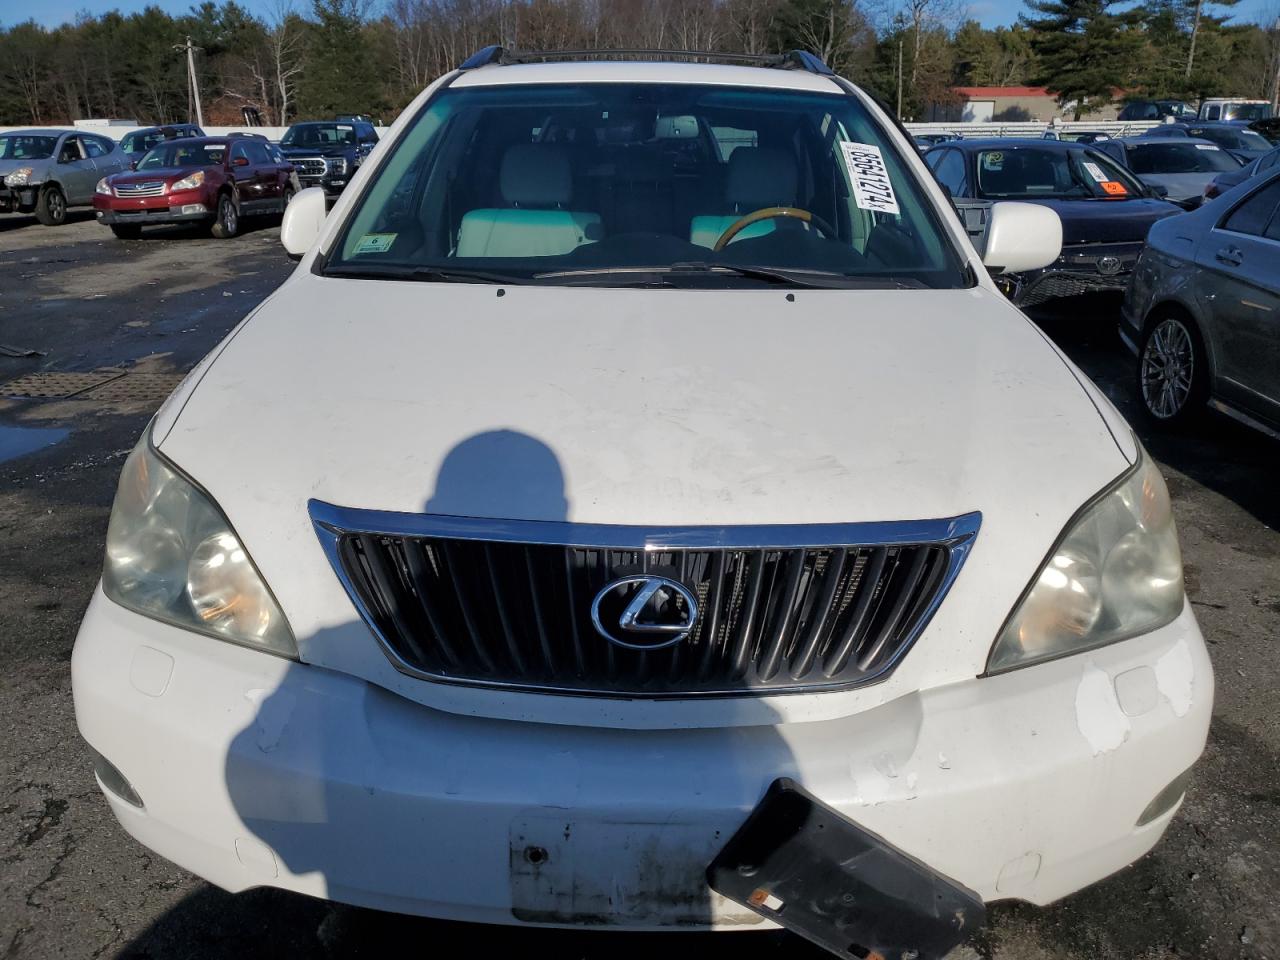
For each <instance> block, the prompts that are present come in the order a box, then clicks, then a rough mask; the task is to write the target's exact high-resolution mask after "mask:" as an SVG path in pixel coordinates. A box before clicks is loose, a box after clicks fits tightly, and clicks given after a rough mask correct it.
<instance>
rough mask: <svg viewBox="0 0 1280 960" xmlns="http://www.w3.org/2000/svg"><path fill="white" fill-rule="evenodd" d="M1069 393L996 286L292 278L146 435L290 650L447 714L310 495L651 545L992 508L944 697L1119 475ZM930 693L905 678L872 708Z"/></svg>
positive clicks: (1110, 442) (446, 694) (944, 665)
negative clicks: (244, 560)
mask: <svg viewBox="0 0 1280 960" xmlns="http://www.w3.org/2000/svg"><path fill="white" fill-rule="evenodd" d="M788 294H791V295H792V297H793V299H790V300H789V299H787V297H788ZM1077 377H1081V378H1082V375H1080V374H1079V373H1078V371H1076V370H1075V369H1074V368H1073V367H1072V366H1071V365H1070V363H1069V362H1068V361H1067V360H1066V359H1065V358H1064V357H1062V356H1061V355H1060V354H1059V353H1058V352H1057V351H1056V350H1055V349H1054V348H1053V347H1052V346H1051V345H1050V344H1049V342H1048V341H1047V340H1046V338H1044V336H1043V335H1042V334H1041V333H1040V332H1039V331H1038V330H1037V329H1036V328H1035V327H1034V326H1033V325H1032V324H1031V322H1030V321H1029V320H1028V319H1027V318H1026V317H1025V316H1023V315H1022V314H1021V313H1020V312H1018V311H1017V310H1016V309H1015V308H1013V307H1012V306H1011V305H1010V304H1009V303H1008V302H1007V301H1006V300H1004V299H1003V298H1002V297H1001V296H1000V295H999V294H998V293H996V292H994V291H992V290H989V289H986V288H974V289H971V290H951V291H943V290H937V291H935V290H921V291H908V290H886V291H810V290H794V291H788V290H786V289H765V290H735V291H706V290H701V291H684V290H634V289H612V290H609V289H584V288H554V287H541V286H512V287H509V288H506V289H505V290H499V289H498V288H495V287H493V286H490V285H482V284H423V283H403V282H389V281H377V280H368V281H361V280H340V279H328V278H321V277H317V276H314V275H312V274H310V273H309V272H307V271H306V268H305V267H304V268H300V269H299V271H298V272H297V273H295V274H294V276H293V277H292V278H291V279H290V280H289V281H287V282H286V283H285V284H284V285H283V286H282V287H281V288H280V289H279V290H278V291H277V292H276V293H275V294H274V295H273V296H272V297H271V298H270V299H269V300H268V301H267V302H266V303H265V304H264V305H263V307H262V308H261V309H260V310H259V311H258V313H257V314H256V315H254V316H253V317H252V318H251V319H249V320H248V321H247V322H246V323H245V324H243V325H242V326H241V327H240V328H239V329H238V331H237V332H236V333H234V334H233V335H232V337H231V338H230V339H229V341H228V342H227V343H226V344H225V346H224V347H223V349H222V352H221V353H220V354H219V355H217V358H216V359H214V360H212V362H211V363H209V364H207V366H206V368H204V369H202V370H201V371H199V372H197V374H196V375H195V376H193V377H192V378H191V380H192V382H196V383H198V385H196V386H195V387H194V389H193V390H189V391H188V390H180V391H179V392H178V394H176V395H175V397H174V398H171V400H170V402H169V403H168V404H167V405H166V407H165V408H164V409H162V411H161V412H160V414H159V415H158V416H157V420H156V426H155V433H154V439H155V442H156V443H157V444H158V446H159V449H160V451H161V452H162V453H163V454H165V455H166V456H168V457H169V458H171V459H172V460H173V462H175V463H176V464H177V465H178V466H179V467H180V468H182V469H183V470H185V471H186V472H187V473H189V474H190V476H192V477H193V478H194V479H195V480H196V481H197V482H199V483H200V484H202V485H203V486H204V487H205V488H206V489H207V490H208V491H209V493H210V494H211V495H212V496H213V497H214V498H215V499H216V500H217V502H218V503H219V504H220V505H221V507H222V508H223V510H224V511H225V513H226V515H227V517H228V518H229V519H230V521H231V523H232V525H233V526H234V527H235V529H236V530H237V532H238V534H239V535H240V537H241V538H242V540H243V542H244V543H245V545H246V547H247V548H248V550H249V552H250V554H251V555H252V556H253V558H254V560H255V562H256V563H257V564H258V566H259V568H260V569H261V571H262V573H263V575H264V577H265V579H266V580H267V582H268V583H269V584H271V586H272V589H273V590H274V591H275V593H276V596H277V597H278V598H279V600H280V603H281V606H282V608H283V609H284V611H285V613H286V616H287V617H288V618H289V620H290V623H291V625H292V627H293V630H294V633H295V635H296V636H297V637H298V640H299V647H300V650H301V654H302V657H303V659H304V660H307V661H308V662H313V663H321V664H325V665H328V666H330V667H333V668H335V669H342V670H345V671H347V672H352V673H357V674H361V675H364V676H366V677H368V678H370V679H373V680H376V681H377V682H379V683H382V684H384V685H387V686H391V687H393V688H395V689H401V690H402V692H403V693H404V695H405V696H410V697H414V698H422V699H424V702H426V701H428V700H429V702H431V703H433V704H434V705H437V706H445V707H447V708H452V707H451V706H450V704H451V703H452V701H450V703H444V704H442V703H440V702H438V701H439V700H440V699H441V698H462V697H465V696H469V695H476V692H475V691H465V690H462V689H460V688H453V687H447V685H446V687H447V689H442V688H441V685H436V684H421V683H417V684H415V683H412V682H410V681H407V680H405V679H404V678H403V677H401V676H400V675H398V674H396V673H395V671H394V670H391V669H390V668H389V667H388V665H387V663H386V660H385V658H383V657H382V656H381V655H380V654H378V653H377V649H376V646H373V645H371V644H370V643H369V642H368V640H369V638H368V632H367V630H365V628H364V627H363V625H361V624H360V622H359V620H358V619H357V618H356V617H355V615H354V611H353V608H352V606H351V602H350V600H349V599H348V598H347V597H346V596H345V594H344V593H343V592H342V591H341V590H340V589H339V588H338V586H337V581H336V580H335V578H334V574H333V570H332V569H331V568H330V567H329V566H328V562H327V560H326V558H325V556H324V553H323V551H322V550H321V547H320V544H319V541H318V539H317V537H316V534H315V531H314V529H313V527H312V523H311V520H310V517H309V514H308V502H309V501H310V500H312V499H313V498H314V499H316V500H320V501H325V502H328V503H332V504H337V505H340V506H344V507H355V508H366V509H377V510H387V511H400V512H404V513H411V514H421V513H424V512H427V513H435V514H448V515H455V516H463V517H475V518H502V519H521V520H544V521H545V520H552V521H564V520H568V521H571V522H578V523H600V524H640V525H646V526H650V527H663V526H668V525H681V524H698V525H714V526H729V525H754V524H797V523H819V524H820V523H830V522H853V521H873V520H903V519H926V518H946V517H955V516H958V515H961V514H966V513H970V512H975V511H976V512H981V514H982V529H981V531H980V533H979V534H978V539H977V542H976V545H975V549H974V551H973V553H972V554H971V555H970V558H969V560H967V561H966V568H965V571H964V574H963V576H964V577H966V578H968V582H969V584H970V587H969V592H968V594H967V597H968V599H967V601H966V603H968V604H969V605H970V606H968V607H966V606H965V605H964V603H962V604H961V605H959V606H955V605H952V606H951V607H948V610H949V611H951V612H950V613H949V614H948V617H957V618H958V620H957V621H956V622H955V623H952V622H951V621H950V620H948V619H947V618H942V619H940V620H938V621H937V624H936V626H935V627H933V628H931V629H937V630H939V631H941V632H943V633H946V634H948V636H950V639H949V640H946V641H945V643H946V644H949V645H950V646H949V649H951V650H952V651H954V650H956V649H957V645H959V647H960V648H963V650H964V654H963V656H961V657H955V656H953V657H950V658H943V659H941V660H937V661H932V662H931V661H929V660H928V658H923V659H921V660H919V661H918V663H917V667H918V669H923V670H933V671H935V679H936V678H937V677H940V676H943V675H946V676H947V678H948V679H947V682H950V680H954V679H959V678H961V677H963V676H966V675H967V676H969V677H972V676H973V675H974V674H975V673H976V672H981V670H982V664H983V662H984V661H985V656H986V651H987V649H988V648H989V647H990V643H991V639H992V638H993V637H994V636H995V634H996V633H997V632H998V630H999V626H1000V623H1001V622H1002V621H1003V619H1004V617H1005V616H1006V615H1007V614H1008V612H1009V610H1010V609H1011V608H1012V605H1013V604H1014V603H1015V602H1016V600H1017V598H1018V596H1019V594H1020V593H1021V591H1022V590H1023V588H1024V587H1025V586H1026V584H1027V582H1028V580H1029V579H1030V578H1031V577H1032V576H1033V575H1034V573H1035V570H1036V568H1037V567H1038V565H1039V563H1040V562H1041V560H1042V559H1043V557H1044V555H1045V553H1046V552H1047V551H1048V550H1049V548H1050V547H1051V546H1052V544H1053V542H1054V540H1055V538H1056V537H1057V536H1058V534H1059V533H1060V532H1061V530H1062V528H1063V525H1064V524H1065V523H1066V522H1067V521H1068V520H1069V518H1070V517H1071V516H1072V514H1073V513H1075V511H1076V510H1077V509H1078V508H1079V507H1080V506H1081V505H1082V504H1083V503H1085V502H1086V501H1087V500H1088V499H1089V498H1090V497H1091V496H1092V495H1094V494H1095V493H1096V492H1097V491H1098V490H1100V489H1102V488H1103V487H1105V486H1106V485H1107V484H1108V483H1109V482H1111V481H1112V480H1113V479H1114V478H1116V477H1117V476H1118V475H1120V474H1121V473H1122V472H1123V471H1124V469H1125V468H1126V466H1127V463H1128V460H1127V459H1126V454H1125V452H1122V449H1121V447H1120V446H1119V445H1118V442H1117V440H1116V439H1115V436H1119V437H1120V438H1121V440H1122V442H1124V443H1125V444H1127V445H1130V446H1128V447H1127V449H1128V450H1129V451H1130V452H1131V450H1132V447H1131V440H1130V438H1129V437H1128V435H1127V433H1126V432H1125V431H1124V430H1123V425H1122V421H1119V419H1118V417H1115V421H1114V422H1115V423H1120V424H1121V426H1120V427H1115V426H1114V423H1113V425H1112V426H1108V423H1107V422H1105V421H1104V419H1103V417H1102V416H1100V414H1099V407H1103V408H1106V409H1110V408H1109V407H1108V406H1107V404H1106V401H1105V400H1102V399H1100V397H1098V396H1097V395H1091V394H1089V393H1087V392H1086V390H1085V388H1084V387H1083V386H1082V385H1081V382H1079V380H1078V379H1077ZM178 411H180V412H178ZM1111 416H1115V415H1114V412H1113V411H1112V413H1111ZM1112 429H1115V436H1113V434H1112ZM944 606H945V605H944ZM361 638H363V639H361ZM369 651H372V654H370V653H369ZM948 671H949V672H948ZM921 682H924V681H922V680H921V679H920V677H919V676H918V675H917V676H914V677H913V676H912V675H911V674H910V673H909V672H908V673H903V672H902V671H899V672H898V674H895V678H894V682H893V684H889V685H877V689H876V691H875V693H874V694H873V696H874V697H890V696H894V695H896V694H895V692H894V691H898V692H899V693H900V692H901V690H900V689H899V687H898V686H897V684H899V683H902V684H908V685H909V684H911V683H916V684H919V683H921ZM397 685H399V686H397ZM430 698H436V699H430ZM535 699H536V698H535ZM485 702H486V704H488V706H486V707H485V708H484V709H486V710H488V709H491V708H492V709H496V707H494V706H493V704H494V703H495V702H496V701H493V700H492V698H491V699H490V700H488V701H485ZM511 702H513V701H508V700H502V701H501V703H503V704H509V703H511ZM539 702H541V701H539ZM797 702H799V701H797ZM824 702H827V701H824ZM837 702H840V703H843V702H844V701H837V700H831V701H829V703H830V704H836V703H837ZM459 709H461V708H459ZM513 709H514V708H513ZM529 709H533V708H529ZM582 709H583V710H586V709H587V708H586V707H583V708H582ZM611 709H614V710H615V713H613V714H610V716H611V717H614V718H615V719H616V718H617V717H618V716H620V714H618V713H617V712H616V711H617V710H618V709H620V708H618V707H617V705H616V704H615V705H614V706H613V707H612V708H611ZM705 709H708V710H709V709H711V708H709V707H708V708H705ZM792 709H799V708H795V707H793V708H792ZM815 709H816V708H815ZM823 709H834V707H833V706H829V707H824V708H823ZM522 715H525V714H522ZM597 720H600V718H599V717H595V718H592V720H591V722H596V721H597ZM601 722H604V721H601ZM619 722H621V721H619ZM735 722H737V721H735ZM744 722H745V721H744Z"/></svg>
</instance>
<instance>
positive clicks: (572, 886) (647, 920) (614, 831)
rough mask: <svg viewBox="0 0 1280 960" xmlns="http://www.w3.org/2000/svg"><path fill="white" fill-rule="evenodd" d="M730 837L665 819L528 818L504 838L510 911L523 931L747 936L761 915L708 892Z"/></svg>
mask: <svg viewBox="0 0 1280 960" xmlns="http://www.w3.org/2000/svg"><path fill="white" fill-rule="evenodd" d="M728 834H729V830H728V829H722V825H721V824H718V823H697V822H678V821H673V820H672V819H671V818H669V817H648V816H644V815H636V816H634V817H626V816H617V817H595V818H585V817H582V816H581V815H580V814H577V813H576V812H574V811H570V810H566V811H564V815H560V816H557V815H555V814H548V813H545V812H542V811H539V812H536V813H535V812H530V814H528V815H526V816H522V817H518V818H517V819H516V820H514V821H512V823H511V826H510V829H509V834H508V841H509V845H508V846H509V859H510V878H511V912H512V914H513V915H514V916H515V917H516V919H518V920H523V921H525V922H526V923H551V924H559V925H565V924H571V925H586V926H625V927H628V928H637V927H673V926H675V927H681V926H688V927H701V926H707V925H709V924H712V923H717V924H726V923H729V924H732V923H743V924H746V925H747V926H748V927H750V926H751V925H753V924H757V923H760V922H761V920H760V918H759V917H758V916H756V915H755V914H754V913H752V912H750V911H747V910H743V909H742V908H741V907H739V906H738V905H736V904H734V903H732V902H730V901H728V900H726V899H725V898H724V897H722V896H720V895H719V894H717V893H715V892H714V891H712V890H711V889H709V888H708V887H707V879H706V865H707V863H708V861H710V860H711V858H712V857H713V856H715V854H716V851H717V850H719V849H720V847H721V846H723V844H724V841H725V837H726V836H728Z"/></svg>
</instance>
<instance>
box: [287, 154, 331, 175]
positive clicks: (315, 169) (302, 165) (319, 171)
mask: <svg viewBox="0 0 1280 960" xmlns="http://www.w3.org/2000/svg"><path fill="white" fill-rule="evenodd" d="M289 162H290V163H292V164H293V165H294V166H295V167H297V168H298V176H300V177H306V178H308V179H313V180H319V179H321V178H323V177H324V175H325V172H326V171H327V170H328V169H329V167H328V164H326V163H325V160H324V157H294V158H291V159H290V160H289Z"/></svg>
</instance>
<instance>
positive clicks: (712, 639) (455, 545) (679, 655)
mask: <svg viewBox="0 0 1280 960" xmlns="http://www.w3.org/2000/svg"><path fill="white" fill-rule="evenodd" d="M321 530H322V536H324V535H325V530H324V528H323V527H322V528H321ZM328 533H329V535H330V536H331V537H332V539H331V540H330V541H329V543H330V550H331V558H332V559H334V560H335V563H336V565H337V566H340V567H341V569H342V571H343V572H345V579H346V581H347V584H348V589H349V591H350V592H351V593H352V596H353V599H355V600H356V602H357V604H358V605H359V606H360V607H361V612H362V613H363V614H364V616H365V618H366V620H368V621H369V622H370V625H371V626H372V627H373V628H374V629H375V630H376V632H377V633H378V635H379V636H380V638H381V639H382V641H383V643H384V644H385V645H386V646H387V647H388V648H389V651H390V653H391V654H392V655H393V659H395V660H397V661H399V665H400V666H401V668H402V669H407V670H408V671H409V672H411V673H415V674H418V675H422V676H426V677H431V678H435V679H441V680H448V681H455V682H462V683H481V684H498V685H503V686H517V687H523V688H530V689H541V690H561V691H570V692H577V693H591V694H595V695H606V696H610V695H612V696H627V695H644V696H664V695H666V696H678V695H686V694H707V693H722V694H723V693H733V692H742V691H744V690H757V691H759V692H766V691H774V690H777V691H786V690H800V689H813V688H815V687H829V686H837V685H838V686H843V685H849V684H856V683H859V682H865V681H868V680H870V679H872V678H874V677H877V676H879V675H881V674H883V673H885V672H886V671H887V670H888V668H889V667H891V666H892V665H893V664H894V663H895V662H896V661H897V659H898V657H899V656H900V655H901V654H902V653H903V651H904V650H905V648H906V646H907V645H908V644H909V643H910V642H911V641H912V640H913V639H914V638H915V636H916V635H917V634H918V633H919V631H920V630H921V629H922V628H923V626H924V622H925V621H926V620H927V619H928V617H929V615H930V614H931V613H932V611H933V609H934V608H935V607H936V605H937V602H939V601H940V600H941V594H942V592H943V591H944V590H945V587H946V585H947V584H948V583H949V582H950V578H951V577H950V574H954V572H955V570H956V569H958V564H959V559H960V558H961V557H962V556H963V552H964V551H963V550H960V552H959V554H958V555H953V554H955V552H956V550H957V547H960V546H962V545H963V546H965V548H967V544H968V542H969V536H968V535H966V536H964V537H957V538H955V539H953V540H950V541H947V542H938V543H921V544H911V543H895V544H893V545H889V546H848V547H843V546H841V547H822V548H813V547H806V548H794V549H776V548H775V549H666V548H665V547H664V548H657V549H655V548H654V547H652V546H651V547H650V548H649V549H648V550H644V549H611V548H591V547H578V546H570V547H566V546H547V545H543V544H534V543H519V542H510V541H505V540H504V541H477V540H470V539H461V538H452V537H431V536H398V535H397V536H389V535H384V534H378V533H349V532H342V531H334V530H332V528H329V531H328ZM638 574H644V575H651V576H660V577H666V578H669V579H672V580H676V581H679V582H680V583H682V584H684V585H685V586H686V587H687V588H688V590H689V591H690V592H691V593H692V594H693V595H694V597H695V598H696V600H697V604H698V616H697V619H696V621H695V622H694V624H693V627H692V630H691V631H690V633H689V634H688V636H687V637H685V638H684V639H683V640H681V641H680V642H678V643H676V644H674V645H673V646H670V647H668V648H665V649H662V650H645V651H636V650H631V649H624V648H622V647H619V646H616V645H615V644H612V643H610V642H609V641H608V640H606V639H605V637H604V636H602V635H601V634H600V633H598V632H597V631H596V629H595V627H594V625H593V623H592V620H591V605H592V601H593V599H594V598H595V596H596V595H597V593H598V592H599V591H600V590H601V589H602V588H603V587H604V586H605V585H606V584H609V583H611V582H613V581H615V580H617V579H620V578H624V577H627V576H635V575H638ZM672 602H675V601H672Z"/></svg>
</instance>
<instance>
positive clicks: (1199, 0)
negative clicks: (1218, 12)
mask: <svg viewBox="0 0 1280 960" xmlns="http://www.w3.org/2000/svg"><path fill="white" fill-rule="evenodd" d="M1202 5H1203V0H1196V17H1195V22H1194V23H1192V24H1191V48H1190V49H1189V50H1188V51H1187V73H1186V76H1187V79H1188V80H1190V79H1191V68H1192V67H1193V66H1194V65H1195V62H1196V37H1197V36H1198V35H1199V33H1200V7H1201V6H1202Z"/></svg>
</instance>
